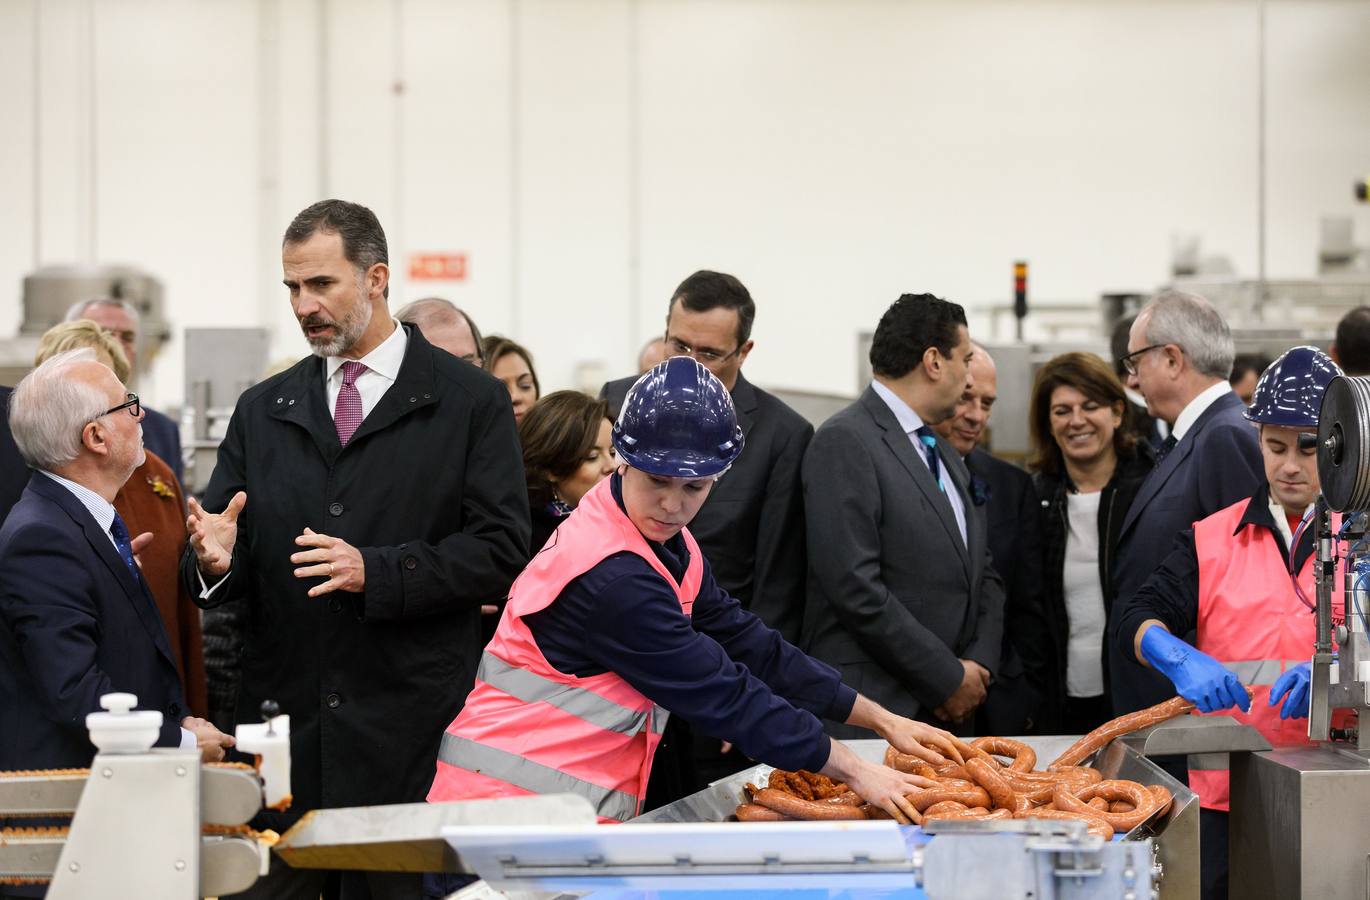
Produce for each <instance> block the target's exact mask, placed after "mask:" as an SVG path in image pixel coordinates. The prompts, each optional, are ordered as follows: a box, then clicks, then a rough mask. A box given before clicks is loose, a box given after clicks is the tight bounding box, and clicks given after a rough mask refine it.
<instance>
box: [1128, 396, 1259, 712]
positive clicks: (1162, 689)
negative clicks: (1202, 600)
mask: <svg viewBox="0 0 1370 900" xmlns="http://www.w3.org/2000/svg"><path fill="white" fill-rule="evenodd" d="M1245 409H1246V406H1245V405H1244V404H1243V403H1242V401H1241V399H1240V398H1239V397H1238V396H1237V395H1236V394H1233V393H1227V394H1224V395H1223V396H1222V397H1220V398H1219V399H1218V400H1216V401H1215V402H1214V403H1213V404H1212V405H1211V406H1209V407H1208V409H1206V410H1204V412H1203V415H1201V416H1199V418H1198V420H1197V421H1196V422H1195V423H1194V425H1193V426H1192V427H1191V428H1190V429H1189V430H1188V431H1187V432H1185V436H1184V439H1183V440H1181V441H1180V442H1179V443H1178V444H1176V445H1175V448H1174V449H1173V450H1171V451H1170V453H1168V454H1166V456H1165V457H1164V458H1163V459H1162V460H1161V461H1160V462H1158V463H1157V464H1156V467H1155V468H1154V469H1152V470H1151V474H1149V475H1147V477H1146V480H1145V481H1143V482H1142V485H1141V487H1140V488H1139V489H1138V491H1137V497H1136V499H1135V500H1133V501H1132V506H1131V507H1130V508H1129V509H1128V511H1127V516H1126V517H1125V518H1124V519H1123V528H1122V532H1121V534H1120V537H1119V541H1118V560H1117V564H1116V565H1115V566H1114V572H1113V585H1114V589H1115V590H1114V604H1115V606H1119V607H1121V606H1123V605H1126V604H1127V602H1128V600H1129V599H1131V597H1132V595H1133V594H1134V593H1135V592H1136V591H1137V589H1138V588H1140V587H1141V586H1142V585H1143V584H1144V583H1146V580H1147V579H1148V578H1149V577H1151V573H1152V572H1154V571H1156V570H1157V569H1158V568H1160V566H1161V563H1162V562H1163V561H1164V560H1165V558H1166V555H1167V554H1169V553H1170V550H1171V548H1172V547H1173V546H1174V544H1175V538H1176V536H1177V535H1178V534H1179V533H1180V532H1182V531H1184V530H1185V529H1187V528H1189V527H1190V526H1192V525H1193V524H1194V523H1195V522H1197V521H1199V520H1200V519H1203V518H1206V517H1207V516H1210V515H1212V514H1213V513H1215V512H1217V511H1218V510H1220V509H1223V508H1225V507H1228V506H1231V505H1232V504H1233V503H1236V502H1237V501H1238V500H1241V499H1243V498H1245V497H1250V496H1251V494H1252V492H1253V491H1254V490H1255V489H1256V485H1257V484H1259V483H1260V482H1261V481H1262V480H1264V478H1265V466H1264V463H1263V462H1262V461H1261V450H1260V445H1259V442H1258V441H1257V437H1256V427H1255V426H1254V425H1252V424H1251V423H1250V422H1248V421H1247V420H1246V418H1245V417H1244V416H1243V415H1242V413H1243V411H1244V410H1245ZM1116 629H1117V622H1116V620H1115V622H1114V623H1113V624H1112V626H1111V627H1110V634H1109V636H1108V638H1107V641H1106V642H1109V643H1112V644H1113V645H1115V646H1118V645H1120V638H1119V637H1118V636H1117V635H1116V634H1115V633H1113V632H1115V631H1116ZM1109 676H1110V683H1109V690H1110V693H1111V694H1112V696H1113V711H1114V713H1116V714H1118V715H1123V714H1125V713H1129V712H1133V711H1135V710H1138V709H1142V708H1143V707H1146V706H1150V705H1152V704H1154V703H1160V702H1161V701H1163V700H1165V699H1167V698H1168V697H1173V696H1174V695H1175V686H1174V685H1172V684H1171V683H1170V681H1169V680H1168V679H1167V678H1165V677H1164V676H1163V675H1161V674H1159V673H1158V672H1154V671H1152V670H1151V669H1147V668H1143V667H1142V666H1141V665H1140V664H1139V663H1138V662H1137V660H1136V659H1135V657H1132V656H1131V655H1130V654H1129V655H1128V656H1123V655H1121V654H1116V653H1115V654H1111V655H1110V656H1109Z"/></svg>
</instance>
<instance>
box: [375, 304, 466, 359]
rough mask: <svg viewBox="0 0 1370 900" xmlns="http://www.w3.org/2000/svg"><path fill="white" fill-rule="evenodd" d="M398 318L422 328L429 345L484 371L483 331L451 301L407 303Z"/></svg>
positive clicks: (397, 313)
mask: <svg viewBox="0 0 1370 900" xmlns="http://www.w3.org/2000/svg"><path fill="white" fill-rule="evenodd" d="M395 318H397V319H399V320H400V321H401V322H404V323H407V324H409V325H416V326H418V329H419V331H421V332H423V336H424V337H425V338H426V339H427V340H428V343H430V344H432V345H433V346H434V347H437V348H438V349H439V350H446V351H447V352H448V353H450V354H452V355H453V356H455V357H456V358H457V359H459V360H461V361H462V362H469V363H470V364H471V365H473V366H475V367H476V368H480V367H481V365H482V360H481V356H480V343H481V336H480V329H479V328H477V327H476V323H475V322H473V321H471V317H470V316H468V315H467V314H466V313H465V312H463V311H462V310H461V309H459V308H458V307H457V305H456V304H455V303H453V302H452V301H451V300H444V299H443V298H442V297H424V298H423V299H422V300H415V301H414V302H413V303H407V304H405V305H404V306H403V307H401V308H400V309H399V310H398V311H397V312H396V313H395Z"/></svg>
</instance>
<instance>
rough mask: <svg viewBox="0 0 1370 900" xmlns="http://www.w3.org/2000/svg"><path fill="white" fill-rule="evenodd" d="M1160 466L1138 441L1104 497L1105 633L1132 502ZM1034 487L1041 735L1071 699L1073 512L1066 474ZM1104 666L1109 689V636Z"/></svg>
mask: <svg viewBox="0 0 1370 900" xmlns="http://www.w3.org/2000/svg"><path fill="white" fill-rule="evenodd" d="M1153 465H1155V462H1154V459H1153V456H1152V452H1151V445H1150V444H1148V443H1145V442H1143V441H1139V442H1138V443H1137V446H1136V448H1135V450H1134V451H1133V453H1132V455H1130V456H1126V457H1123V458H1120V459H1119V460H1118V465H1117V467H1116V468H1115V469H1114V470H1113V477H1112V478H1110V479H1109V482H1108V484H1107V485H1105V486H1104V489H1103V492H1102V493H1101V495H1100V497H1099V521H1098V525H1099V588H1100V590H1101V592H1102V593H1103V600H1104V623H1105V633H1107V631H1108V629H1107V625H1108V623H1110V622H1112V621H1113V619H1114V616H1115V604H1114V602H1113V596H1114V588H1113V568H1114V565H1115V563H1116V560H1117V557H1118V541H1119V539H1120V538H1121V536H1122V531H1123V521H1124V520H1125V519H1126V518H1127V512H1128V510H1129V509H1130V508H1131V507H1132V501H1133V500H1134V499H1135V498H1136V496H1137V491H1139V490H1141V487H1142V482H1144V481H1145V480H1146V476H1147V474H1148V473H1150V471H1151V468H1152V466H1153ZM1032 482H1033V488H1034V491H1035V493H1036V495H1037V498H1038V501H1039V502H1040V503H1041V507H1042V546H1043V560H1044V563H1045V564H1044V566H1043V573H1042V574H1043V577H1042V588H1043V591H1042V594H1043V601H1044V606H1045V611H1046V620H1047V630H1048V635H1049V638H1050V648H1051V668H1050V672H1049V675H1048V679H1047V688H1046V702H1045V704H1044V705H1043V708H1042V712H1041V716H1040V719H1039V721H1040V723H1041V733H1042V734H1059V733H1060V728H1061V722H1062V716H1063V715H1064V713H1065V708H1064V703H1065V698H1066V644H1067V642H1068V641H1069V639H1070V617H1069V616H1068V615H1067V613H1066V591H1065V564H1066V541H1067V538H1068V536H1069V533H1070V521H1069V517H1070V511H1069V509H1068V508H1067V504H1066V495H1067V493H1068V492H1069V491H1071V490H1073V488H1072V487H1071V485H1070V481H1069V478H1067V477H1066V476H1065V475H1064V474H1062V475H1058V476H1053V475H1047V474H1045V473H1043V472H1039V473H1037V474H1036V475H1034V476H1033V479H1032ZM1100 652H1101V654H1102V657H1101V659H1102V664H1103V671H1104V691H1105V693H1109V690H1108V687H1109V683H1110V681H1111V680H1112V679H1111V678H1110V676H1109V663H1108V659H1109V655H1110V653H1111V648H1110V646H1109V643H1108V641H1107V640H1105V641H1104V642H1103V646H1102V647H1101V649H1100Z"/></svg>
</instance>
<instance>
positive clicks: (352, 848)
mask: <svg viewBox="0 0 1370 900" xmlns="http://www.w3.org/2000/svg"><path fill="white" fill-rule="evenodd" d="M594 823H595V812H594V808H593V807H592V806H591V805H590V802H589V801H588V800H586V799H585V798H583V797H580V796H576V795H574V794H547V795H545V796H534V797H508V798H502V799H497V800H466V801H461V802H457V803H404V804H396V805H394V806H358V807H350V808H343V809H316V810H311V811H310V812H307V813H305V815H304V817H303V818H301V819H300V821H299V822H297V823H295V826H294V827H293V828H291V829H290V830H289V831H287V832H286V833H285V834H284V835H283V836H282V837H281V840H280V843H278V844H277V845H276V848H275V849H276V855H277V856H279V857H280V858H281V859H282V860H284V861H285V862H287V863H289V864H290V865H291V866H294V867H296V868H303V869H362V870H366V871H369V872H462V871H468V870H467V869H465V868H463V867H462V865H461V861H460V860H459V859H457V857H456V855H455V854H453V853H452V851H451V849H450V848H449V847H448V846H447V841H446V840H444V839H443V837H442V831H443V829H444V828H445V827H447V826H452V825H478V826H481V827H482V828H490V827H495V826H500V825H535V824H536V825H552V826H557V825H586V824H589V825H593V824H594Z"/></svg>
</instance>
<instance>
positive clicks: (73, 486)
mask: <svg viewBox="0 0 1370 900" xmlns="http://www.w3.org/2000/svg"><path fill="white" fill-rule="evenodd" d="M38 471H40V472H42V473H43V474H44V475H46V476H48V477H49V478H51V479H52V480H53V481H55V482H57V483H58V484H60V485H61V486H62V487H64V488H66V489H67V490H69V491H71V492H72V494H74V495H75V496H76V499H77V500H79V501H81V505H82V506H84V507H85V508H86V511H87V512H89V513H90V514H91V516H92V517H93V518H94V519H95V522H96V524H98V525H99V526H100V530H101V531H103V532H105V533H106V534H108V533H109V526H111V525H113V524H114V516H115V515H116V514H117V513H116V512H115V509H114V505H113V504H111V503H110V502H109V501H108V500H106V499H105V498H104V497H101V496H100V495H99V494H97V493H95V492H94V491H92V490H91V489H90V488H88V487H86V486H85V485H83V484H77V483H76V482H74V481H72V480H70V479H68V478H63V477H62V476H61V475H54V474H52V473H51V472H49V471H47V470H46V469H39V470H38ZM110 540H113V538H110Z"/></svg>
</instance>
